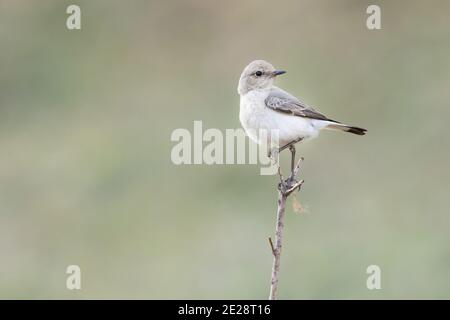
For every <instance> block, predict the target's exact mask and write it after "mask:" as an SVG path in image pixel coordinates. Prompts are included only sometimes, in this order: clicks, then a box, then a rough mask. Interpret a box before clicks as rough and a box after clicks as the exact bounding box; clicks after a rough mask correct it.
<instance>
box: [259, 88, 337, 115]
mask: <svg viewBox="0 0 450 320" xmlns="http://www.w3.org/2000/svg"><path fill="white" fill-rule="evenodd" d="M264 102H265V103H266V106H267V107H268V108H270V109H272V110H275V111H278V112H283V113H287V114H291V115H294V116H297V117H303V118H310V119H317V120H325V121H331V122H337V121H334V120H331V119H328V118H327V117H326V116H325V115H323V114H321V113H320V112H318V111H316V110H314V108H313V107H310V106H308V105H307V104H306V103H303V102H302V101H300V100H298V99H297V98H296V97H294V96H293V95H291V94H289V93H287V92H286V91H284V90H282V89H280V88H278V87H275V86H274V87H273V88H272V89H271V90H270V93H269V95H268V96H267V98H266V100H265V101H264Z"/></svg>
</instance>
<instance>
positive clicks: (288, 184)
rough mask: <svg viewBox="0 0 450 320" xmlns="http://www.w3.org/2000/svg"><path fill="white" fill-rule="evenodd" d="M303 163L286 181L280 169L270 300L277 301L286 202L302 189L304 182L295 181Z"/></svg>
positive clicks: (272, 246) (271, 244) (298, 164)
mask: <svg viewBox="0 0 450 320" xmlns="http://www.w3.org/2000/svg"><path fill="white" fill-rule="evenodd" d="M302 161H303V158H300V160H299V161H298V163H297V165H296V167H295V169H294V171H293V172H292V173H291V176H290V177H289V178H288V179H286V180H283V176H282V175H281V170H280V168H278V175H279V177H280V183H279V184H278V210H277V223H276V229H275V247H274V245H273V242H272V239H271V238H269V242H270V246H271V248H272V253H273V256H274V258H273V265H272V277H271V281H270V295H269V299H270V300H275V299H276V298H277V291H278V279H279V273H280V260H281V248H282V244H283V234H284V218H285V212H286V200H287V198H288V197H289V195H290V194H291V193H292V192H294V191H295V190H296V189H297V188H298V189H299V190H300V187H301V186H302V184H303V182H304V181H303V180H300V181H297V180H295V178H296V176H297V174H298V172H299V170H300V164H301V162H302Z"/></svg>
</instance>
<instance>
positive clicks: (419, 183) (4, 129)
mask: <svg viewBox="0 0 450 320" xmlns="http://www.w3.org/2000/svg"><path fill="white" fill-rule="evenodd" d="M70 4H78V5H79V6H80V7H81V12H82V14H81V18H82V29H81V30H79V31H69V30H67V29H66V25H65V23H66V18H67V17H68V15H67V14H66V8H67V6H68V5H70ZM369 4H378V5H380V6H381V10H382V12H381V14H382V30H377V31H369V30H368V29H367V28H366V25H365V21H366V18H367V14H366V8H367V6H368V5H369ZM449 12H450V2H449V1H444V0H442V1H437V0H434V1H406V0H404V1H357V0H354V1H350V0H343V1H331V0H329V1H325V0H321V1H317V0H308V1H297V0H296V1H277V2H275V1H270V2H269V1H260V0H251V1H237V0H232V1H200V0H186V1H137V0H133V1H106V0H96V1H82V0H77V1H39V2H38V1H24V0H20V1H18V0H14V1H13V0H10V1H5V0H1V1H0V148H1V155H0V181H1V183H0V298H8V299H10V298H31V299H38V298H39V299H41V298H42V299H45V298H51V299H55V298H63V299H80V298H89V299H91V298H102V299H108V298H125V299H132V298H149V299H164V298H165V299H175V298H178V299H185V298H186V299H190V298H198V299H206V298H208V299H218V298H223V299H231V298H242V299H254V298H255V299H265V298H267V296H268V290H269V281H270V272H271V266H272V255H271V251H270V249H269V246H268V242H267V237H268V236H272V235H273V233H274V227H275V215H276V196H277V195H276V190H275V186H276V182H277V177H276V176H261V175H259V167H258V166H257V165H213V166H206V165H183V166H175V165H173V164H172V162H171V160H170V152H171V149H172V147H173V146H174V145H175V143H174V142H171V141H170V135H171V133H172V131H173V130H174V129H176V128H187V129H189V130H192V128H193V121H194V120H202V121H203V126H204V128H219V129H221V130H225V129H226V128H239V127H240V124H239V119H238V113H239V98H238V95H237V92H236V87H237V80H238V78H239V75H240V73H241V70H242V69H243V68H244V66H245V65H246V64H247V63H249V62H250V61H252V60H254V59H266V60H268V61H270V62H272V63H273V64H274V65H275V66H277V67H278V68H282V69H286V70H287V71H288V73H287V74H286V75H285V76H283V77H280V78H279V79H278V80H277V84H278V85H279V86H281V87H283V88H285V89H287V90H288V91H291V92H292V93H294V94H296V95H298V96H300V97H302V98H303V100H305V101H306V102H307V103H309V104H311V105H313V106H316V107H317V108H318V109H319V110H320V111H322V112H323V113H325V114H327V115H328V116H330V117H332V118H336V119H338V120H341V121H344V122H347V123H349V124H353V125H358V126H362V127H365V128H367V129H368V134H367V135H366V136H364V137H358V136H353V135H348V134H344V133H340V132H337V133H336V132H323V133H322V134H321V136H320V138H319V139H316V140H314V141H313V142H309V143H305V144H303V145H301V146H300V147H299V148H298V149H297V150H298V153H299V154H301V155H303V156H304V157H305V159H306V160H305V163H304V167H303V178H304V179H305V180H306V183H305V185H304V188H303V190H302V192H301V193H300V195H299V199H300V201H301V203H302V205H303V207H304V209H305V212H303V213H301V214H299V213H296V212H294V210H293V209H292V206H291V204H290V203H289V204H288V211H287V221H286V236H285V243H284V248H283V256H282V266H281V268H282V269H281V279H280V289H279V296H280V298H284V299H317V298H320V299H333V298H337V299H351V298H361V299H380V298H385V299H400V298H405V299H410V298H425V299H429V298H430V299H431V298H438V299H442V298H450V232H449V231H450V229H449V224H450V215H449V205H448V201H449V196H450V170H449V161H450V143H449V135H450V126H449V125H448V119H449V117H450V90H449V87H450V58H449V57H450V23H449V20H448V13H449ZM282 164H283V166H284V168H287V166H288V154H285V155H283V159H282ZM71 264H77V265H79V266H80V267H81V270H82V290H80V291H76V290H75V291H69V290H67V289H66V277H67V274H66V273H65V271H66V268H67V266H68V265H71ZM371 264H376V265H379V266H380V267H381V270H382V283H381V285H382V289H381V290H372V291H370V290H368V289H367V288H366V279H367V276H368V275H367V274H366V268H367V266H369V265H371Z"/></svg>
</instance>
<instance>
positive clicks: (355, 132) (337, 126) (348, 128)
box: [327, 123, 367, 136]
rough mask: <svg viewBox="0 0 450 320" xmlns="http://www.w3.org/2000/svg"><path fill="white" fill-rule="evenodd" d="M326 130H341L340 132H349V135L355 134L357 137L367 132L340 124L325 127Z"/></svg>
mask: <svg viewBox="0 0 450 320" xmlns="http://www.w3.org/2000/svg"><path fill="white" fill-rule="evenodd" d="M327 128H330V129H337V130H342V131H345V132H350V133H353V134H357V135H359V136H363V135H365V134H366V131H367V130H366V129H363V128H359V127H352V126H347V125H345V124H341V123H333V124H330V125H329V126H327Z"/></svg>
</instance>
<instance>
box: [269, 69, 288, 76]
mask: <svg viewBox="0 0 450 320" xmlns="http://www.w3.org/2000/svg"><path fill="white" fill-rule="evenodd" d="M285 73H286V71H284V70H275V71H274V72H272V77H276V76H279V75H281V74H285Z"/></svg>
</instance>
